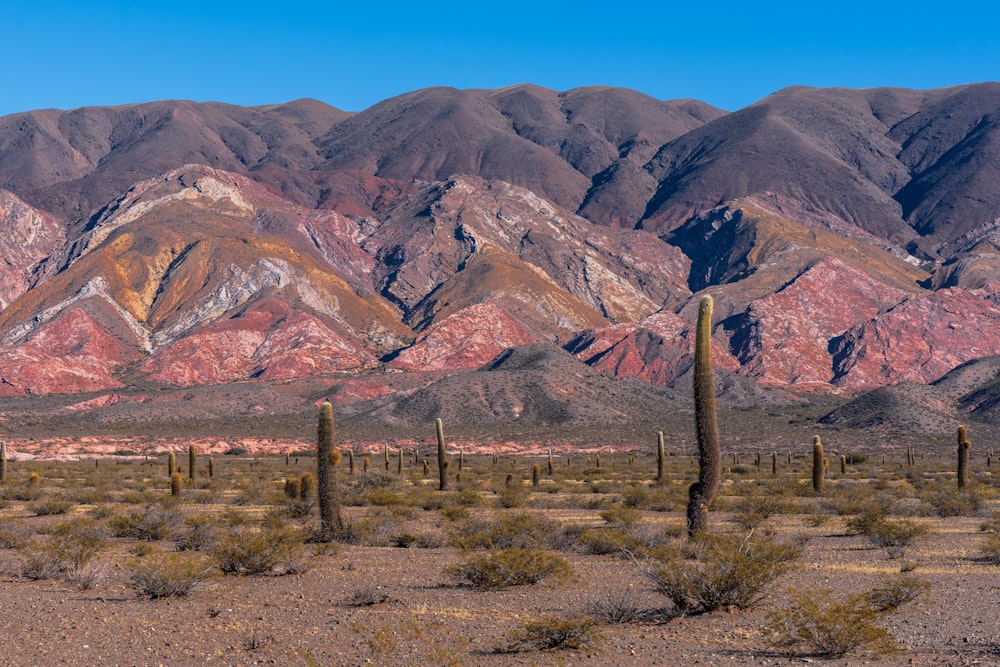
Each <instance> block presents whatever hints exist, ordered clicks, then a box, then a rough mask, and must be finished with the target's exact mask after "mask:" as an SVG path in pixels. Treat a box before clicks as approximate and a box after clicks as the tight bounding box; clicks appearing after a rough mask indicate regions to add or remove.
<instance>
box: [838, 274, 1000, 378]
mask: <svg viewBox="0 0 1000 667" xmlns="http://www.w3.org/2000/svg"><path fill="white" fill-rule="evenodd" d="M989 296H991V295H990V294H989V293H988V292H986V291H985V290H968V291H967V290H963V289H960V288H948V289H943V290H940V291H937V292H933V293H930V294H927V295H926V296H920V297H913V298H910V299H907V300H905V301H903V302H902V303H900V304H899V305H897V306H895V307H894V308H891V309H890V310H888V311H886V312H885V313H882V314H881V315H878V316H876V317H874V318H872V319H870V320H868V321H867V322H864V323H862V324H859V325H857V326H855V327H853V328H851V329H850V330H849V331H848V332H847V333H845V334H844V335H843V336H842V337H841V338H839V339H838V340H837V341H836V342H835V344H834V345H833V350H832V351H833V360H834V372H835V373H836V379H835V381H834V383H835V384H836V385H837V386H839V387H842V388H844V389H848V390H851V391H856V390H862V389H870V388H873V387H878V386H881V385H885V384H890V383H895V382H900V381H903V380H909V381H913V382H920V383H926V382H932V381H934V380H936V379H938V378H940V377H942V376H943V375H945V374H946V373H947V372H948V371H950V370H951V369H953V368H955V367H956V366H958V365H960V364H962V363H964V362H966V361H969V360H971V359H977V358H980V357H985V356H989V355H993V354H998V353H1000V306H998V305H997V304H996V303H994V302H993V301H991V300H990V299H989V298H987V297H989Z"/></svg>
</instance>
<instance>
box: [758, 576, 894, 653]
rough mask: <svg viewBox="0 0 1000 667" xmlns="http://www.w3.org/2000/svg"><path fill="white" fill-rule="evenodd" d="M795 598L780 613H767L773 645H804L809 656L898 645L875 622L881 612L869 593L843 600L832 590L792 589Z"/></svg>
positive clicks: (880, 650)
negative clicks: (836, 596)
mask: <svg viewBox="0 0 1000 667" xmlns="http://www.w3.org/2000/svg"><path fill="white" fill-rule="evenodd" d="M791 593H792V594H793V596H794V600H793V602H792V604H791V605H790V606H787V607H784V608H782V609H781V611H780V612H772V613H771V614H769V615H768V619H769V621H770V629H771V631H772V632H773V633H774V638H773V640H772V643H773V645H775V646H779V647H783V648H794V647H799V646H801V647H805V650H806V652H807V653H808V654H810V655H819V656H824V657H838V656H843V655H846V654H847V653H850V652H852V651H855V650H857V649H864V650H866V651H867V652H869V653H872V654H881V653H886V652H888V651H893V650H895V649H896V648H897V647H896V645H895V643H894V642H893V641H892V638H891V637H890V636H889V633H888V632H887V631H886V630H885V629H884V628H881V627H879V626H877V625H876V624H875V622H876V621H877V620H878V618H879V613H878V612H876V611H875V609H873V608H872V605H871V601H870V600H869V597H868V595H866V594H864V593H859V594H855V595H852V596H850V597H848V598H847V599H846V600H844V601H839V600H836V599H833V598H832V595H833V592H832V591H830V590H819V591H814V590H809V591H791Z"/></svg>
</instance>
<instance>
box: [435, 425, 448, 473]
mask: <svg viewBox="0 0 1000 667" xmlns="http://www.w3.org/2000/svg"><path fill="white" fill-rule="evenodd" d="M434 425H435V427H436V428H437V441H438V490H439V491H447V490H448V459H447V458H446V456H445V451H444V424H442V423H441V418H440V417H439V418H438V419H437V421H435V422H434Z"/></svg>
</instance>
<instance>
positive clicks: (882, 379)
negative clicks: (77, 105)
mask: <svg viewBox="0 0 1000 667" xmlns="http://www.w3.org/2000/svg"><path fill="white" fill-rule="evenodd" d="M997 109H1000V84H977V85H970V86H962V87H958V88H952V89H944V90H933V91H913V90H899V89H870V90H846V89H807V88H793V89H787V90H783V91H779V92H778V93H775V94H774V95H771V96H770V97H768V98H765V99H763V100H761V101H759V102H757V103H756V104H753V105H751V106H749V107H747V108H745V109H740V110H738V111H735V112H732V113H727V112H724V111H722V110H719V109H715V108H712V107H710V106H708V105H705V104H702V103H699V102H697V101H692V100H682V101H666V102H664V101H660V100H655V99H652V98H649V97H647V96H644V95H642V94H640V93H637V92H634V91H629V90H622V89H613V88H584V89H577V90H572V91H568V92H556V91H550V90H546V89H543V88H539V87H535V86H515V87H512V88H505V89H501V90H466V91H459V90H453V89H444V88H435V89H427V90H421V91H416V92H413V93H409V94H406V95H402V96H400V97H397V98H393V99H390V100H386V101H384V102H382V103H380V104H377V105H375V106H374V107H372V108H370V109H367V110H365V111H362V112H360V113H346V112H342V111H340V110H337V109H335V108H333V107H329V106H327V105H325V104H323V103H320V102H316V101H311V100H300V101H296V102H291V103H288V104H283V105H275V106H268V107H256V108H241V107H234V106H228V105H222V104H196V103H192V102H157V103H150V104H141V105H130V106H126V107H113V108H112V107H108V108H83V109H76V110H73V111H65V112H64V111H56V110H47V111H38V112H29V113H24V114H16V115H12V116H6V117H3V118H0V397H8V399H9V400H13V399H17V398H18V397H29V396H50V395H60V394H81V395H82V396H81V400H80V401H77V402H76V403H74V404H81V405H90V406H91V407H92V408H93V409H101V410H104V409H107V408H108V407H109V406H110V405H111V404H112V403H109V401H111V400H112V399H111V398H109V397H111V396H119V397H121V396H126V395H132V394H135V395H138V394H142V395H147V394H148V392H150V391H159V392H171V391H175V390H176V391H180V390H182V389H185V388H194V387H205V386H220V387H221V386H226V385H231V384H233V383H243V382H256V383H267V384H268V386H280V384H281V383H288V382H298V381H302V380H308V381H312V382H315V384H316V386H317V387H318V388H320V389H321V388H322V387H327V388H329V389H331V391H332V390H333V389H334V388H336V391H337V392H343V394H342V395H339V396H338V397H333V396H331V398H335V400H337V401H338V405H339V406H340V407H341V408H342V409H343V410H345V411H347V412H349V413H351V414H356V415H362V414H364V415H367V416H368V418H370V419H373V420H377V421H378V420H381V421H382V422H384V423H386V424H404V423H410V422H412V421H413V420H417V419H423V418H424V417H426V416H427V415H428V414H430V412H434V411H438V412H446V411H447V410H455V409H457V408H455V407H454V406H452V407H448V406H446V405H445V403H447V402H448V401H451V400H453V401H457V402H458V404H459V405H461V406H462V409H461V410H459V412H458V413H456V414H455V415H452V416H453V418H454V419H456V420H462V419H466V420H469V421H470V423H471V422H475V423H483V424H486V423H489V422H490V420H491V419H499V418H500V416H502V415H506V414H507V413H506V412H504V411H505V410H507V409H508V407H509V406H518V405H520V406H522V410H523V412H524V415H525V417H524V418H523V419H524V420H525V421H526V422H532V423H537V424H540V425H552V424H554V423H556V422H557V421H558V419H557V417H558V415H565V416H566V419H567V420H569V421H571V422H572V423H573V424H581V425H582V424H587V423H589V422H588V420H589V419H591V417H592V416H593V415H592V414H591V413H592V412H593V410H597V409H598V406H599V404H600V402H601V399H600V396H602V395H604V396H610V395H614V396H623V397H627V396H632V397H633V398H634V400H633V401H631V403H630V405H631V406H632V407H631V408H627V407H623V408H622V410H623V414H625V415H626V417H627V419H631V420H633V421H636V422H639V421H647V420H648V419H649V418H650V415H651V414H654V413H656V412H657V411H662V410H666V409H673V408H669V406H670V405H674V403H673V402H672V401H673V400H674V399H673V394H672V393H671V392H672V391H674V390H675V388H678V387H682V385H683V382H684V380H683V378H684V377H685V374H686V373H688V372H689V368H690V364H691V361H690V355H691V347H692V343H693V341H692V327H691V322H692V321H693V312H694V309H695V308H696V304H697V301H698V298H699V297H700V295H701V294H702V293H705V292H710V293H711V294H713V296H714V297H715V298H716V317H717V321H716V327H715V356H716V366H717V368H718V369H719V373H720V383H722V385H723V386H725V387H729V388H730V389H731V391H729V396H730V400H732V401H735V402H736V403H741V404H747V403H764V404H775V405H777V404H782V403H783V402H788V401H792V402H795V401H796V400H799V399H798V398H796V397H802V396H806V397H808V396H816V395H818V394H823V395H826V394H830V393H834V394H839V395H843V396H845V397H848V398H850V397H854V396H857V395H861V394H862V393H863V392H868V391H872V390H877V391H878V392H881V393H876V394H871V395H868V394H866V395H865V396H868V398H864V401H866V402H864V401H863V402H862V403H859V404H857V405H855V404H851V405H852V406H853V407H851V408H850V410H848V412H844V413H840V415H839V416H833V417H831V418H830V419H831V420H834V421H836V420H838V419H839V420H841V421H842V422H843V423H851V424H854V423H857V424H862V425H879V426H881V427H883V428H896V427H901V426H905V422H907V421H913V420H912V418H911V417H912V415H911V416H907V417H899V418H896V419H888V418H887V417H886V416H885V415H886V414H889V413H891V412H892V410H888V409H884V410H881V412H882V413H884V414H877V413H879V410H878V409H876V410H875V411H874V412H875V413H876V414H869V413H872V409H871V406H873V405H882V406H886V405H889V404H892V403H893V402H895V404H899V405H911V406H912V405H925V406H927V408H928V410H930V409H931V408H933V410H934V411H938V412H940V414H941V415H945V416H944V417H942V419H945V418H947V419H952V418H955V414H956V413H954V410H955V409H959V406H961V408H960V409H961V410H964V411H965V413H967V415H966V416H971V417H973V418H976V416H977V414H978V415H980V416H981V417H982V419H983V420H985V421H991V420H993V419H994V418H993V417H992V416H991V415H992V413H993V412H995V407H994V406H995V403H996V401H995V400H994V399H993V398H992V397H993V392H995V389H993V388H992V384H991V383H992V382H994V377H993V376H992V375H990V376H989V377H986V376H987V375H989V373H985V374H982V373H981V374H980V375H983V378H982V381H981V382H980V383H979V384H977V385H975V386H967V387H965V386H963V391H962V392H961V393H958V394H955V393H954V392H951V393H947V392H945V393H947V396H944V394H942V392H943V391H944V390H943V389H940V387H939V385H937V384H934V383H938V382H942V383H946V384H947V383H948V382H951V383H953V384H954V383H955V382H956V381H955V380H954V379H952V380H945V379H943V378H947V377H952V378H954V376H950V375H949V373H950V372H952V371H953V369H956V368H959V367H962V368H966V369H968V368H969V366H968V364H970V363H975V362H977V360H981V359H989V358H991V357H992V356H993V355H998V354H1000V333H998V332H1000V326H998V325H1000V304H998V302H1000V280H998V279H997V271H996V270H997V269H1000V250H998V245H1000V196H998V194H997V191H996V188H995V187H993V185H994V184H995V183H996V182H997V180H998V178H1000V128H998V125H997V123H998V122H1000V120H998V118H997ZM538 345H547V346H555V349H558V348H559V347H562V348H564V349H565V350H566V351H567V352H569V353H570V354H572V355H573V357H575V359H576V361H574V364H577V365H574V364H569V363H568V362H566V360H565V359H564V360H561V361H560V362H559V363H551V364H548V365H547V366H546V367H545V369H544V370H539V369H535V370H533V371H531V372H532V373H533V374H528V375H525V374H524V373H528V371H527V370H524V369H521V370H518V371H517V372H516V373H515V372H514V371H512V370H509V369H507V370H505V369H503V368H497V367H491V366H489V365H488V364H490V363H491V362H493V361H494V360H495V359H509V355H510V354H511V353H510V352H509V350H511V349H517V350H533V349H537V346H538ZM525 346H527V347H525ZM505 355H506V356H505ZM543 356H544V355H543ZM983 363H985V362H983ZM963 365H964V366H963ZM581 368H583V369H586V372H587V373H591V374H593V373H597V375H596V376H594V375H586V374H585V375H583V376H581V375H580V373H581V372H582V371H581V370H580V369H581ZM573 369H576V370H573ZM956 372H957V371H956ZM517 373H521V375H518V374H517ZM435 374H436V375H435ZM963 377H965V378H969V377H978V376H977V375H976V374H970V373H969V372H968V371H965V375H963ZM488 378H489V379H488ZM573 378H577V379H576V380H574V379H573ZM580 378H585V379H583V380H581V379H580ZM637 381H644V382H643V383H640V384H635V382H637ZM574 382H576V383H577V384H574ZM606 382H612V384H611V385H607V384H606ZM581 383H582V384H581ZM645 383H649V384H652V385H654V386H655V387H659V389H653V388H649V384H645ZM898 383H903V384H898ZM897 385H898V386H897ZM928 386H929V387H928ZM560 387H562V388H563V389H564V391H565V392H567V394H566V396H569V395H572V396H573V400H572V401H569V402H568V403H567V402H566V401H567V400H568V398H565V397H564V398H559V397H558V393H559V391H560ZM636 387H647V388H648V389H642V390H639V389H636ZM884 387H888V388H886V389H883V388H884ZM925 387H928V388H925ZM320 389H318V390H317V391H320ZM123 392H124V393H123ZM130 392H131V394H130ZM637 392H638V393H637ZM648 392H652V393H648ZM657 392H659V393H657ZM977 392H979V393H977ZM328 393H329V392H328ZM335 393H336V392H335ZM296 395H297V396H300V397H301V394H296ZM639 396H648V397H649V399H648V400H647V399H645V398H643V399H640V398H638V397H639ZM871 396H874V398H871ZM942 396H944V397H943V398H942ZM444 397H449V398H448V400H447V401H446V400H445V398H444ZM880 397H882V398H880ZM614 400H617V399H614ZM859 400H861V399H860V398H859ZM88 401H94V402H93V403H88ZM591 401H594V403H593V404H592V403H591ZM118 402H119V401H118V399H115V401H114V403H115V404H117V403H118ZM125 403H129V401H125ZM139 403H140V402H139V401H136V404H139ZM508 404H509V405H508ZM612 404H614V401H610V402H608V404H607V405H606V406H605V407H608V406H610V405H612ZM625 404H629V402H628V401H625ZM505 406H507V407H505ZM539 406H540V407H539ZM546 406H548V407H546ZM559 406H562V407H559ZM587 406H590V407H587ZM665 406H667V407H665ZM865 406H867V407H865ZM941 406H945V407H941ZM948 406H951V407H948ZM939 408H940V410H939ZM86 409H88V408H86V407H85V408H81V410H86ZM615 409H617V408H615ZM845 409H846V408H845ZM0 410H2V406H0ZM866 411H867V412H866ZM935 414H937V412H935ZM463 415H465V416H464V417H463ZM587 415H590V416H587ZM864 415H869V416H864ZM949 415H950V416H949ZM626 417H623V418H626ZM0 419H2V414H0ZM887 419H888V421H886V420H887ZM924 421H928V424H924V423H923V422H921V423H920V424H919V426H918V427H919V428H920V429H928V428H932V426H933V425H932V424H930V422H933V421H935V419H930V420H927V419H925V420H924ZM886 424H888V426H886Z"/></svg>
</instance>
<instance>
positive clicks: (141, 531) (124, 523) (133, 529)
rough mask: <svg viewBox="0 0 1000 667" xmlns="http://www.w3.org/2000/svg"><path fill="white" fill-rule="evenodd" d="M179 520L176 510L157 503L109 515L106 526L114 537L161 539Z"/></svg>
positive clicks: (167, 534) (164, 537)
mask: <svg viewBox="0 0 1000 667" xmlns="http://www.w3.org/2000/svg"><path fill="white" fill-rule="evenodd" d="M180 522H181V515H180V514H179V513H177V511H176V510H173V509H170V508H166V507H161V506H158V505H147V506H146V507H144V508H141V509H136V510H130V511H128V512H126V513H125V514H119V515H118V516H114V517H111V519H110V520H109V521H108V526H109V527H110V528H111V533H112V534H113V535H114V536H115V537H131V538H133V539H136V540H162V539H166V538H167V537H168V536H169V535H170V532H171V531H172V530H173V529H174V527H175V526H177V525H178V524H179V523H180Z"/></svg>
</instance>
